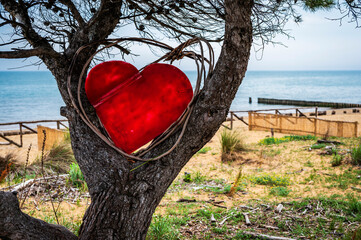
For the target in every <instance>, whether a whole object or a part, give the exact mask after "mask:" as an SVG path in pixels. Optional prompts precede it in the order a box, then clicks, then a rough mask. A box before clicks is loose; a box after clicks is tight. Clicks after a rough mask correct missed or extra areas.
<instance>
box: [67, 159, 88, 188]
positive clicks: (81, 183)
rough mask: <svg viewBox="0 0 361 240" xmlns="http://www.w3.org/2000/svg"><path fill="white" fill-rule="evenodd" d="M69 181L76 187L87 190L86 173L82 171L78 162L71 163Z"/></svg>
mask: <svg viewBox="0 0 361 240" xmlns="http://www.w3.org/2000/svg"><path fill="white" fill-rule="evenodd" d="M68 182H70V183H71V184H72V185H73V186H74V187H76V188H79V189H81V190H84V191H85V190H87V185H86V182H85V179H84V175H83V173H82V172H81V170H80V168H79V165H78V164H77V163H72V164H71V165H70V170H69V179H68Z"/></svg>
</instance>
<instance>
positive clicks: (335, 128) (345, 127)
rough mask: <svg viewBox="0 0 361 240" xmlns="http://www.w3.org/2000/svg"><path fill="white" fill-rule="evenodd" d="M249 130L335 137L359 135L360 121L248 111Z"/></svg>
mask: <svg viewBox="0 0 361 240" xmlns="http://www.w3.org/2000/svg"><path fill="white" fill-rule="evenodd" d="M248 123H249V125H248V127H249V130H250V131H251V130H263V131H264V130H270V129H273V130H274V131H275V132H280V133H289V134H298V135H308V134H311V135H315V136H335V137H357V136H358V122H346V121H331V120H324V119H319V118H316V117H307V116H305V115H303V116H287V115H282V114H270V113H258V112H249V113H248Z"/></svg>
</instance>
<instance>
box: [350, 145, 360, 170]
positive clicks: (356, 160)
mask: <svg viewBox="0 0 361 240" xmlns="http://www.w3.org/2000/svg"><path fill="white" fill-rule="evenodd" d="M351 158H352V163H353V164H355V165H361V144H360V145H358V146H357V147H355V148H352V149H351Z"/></svg>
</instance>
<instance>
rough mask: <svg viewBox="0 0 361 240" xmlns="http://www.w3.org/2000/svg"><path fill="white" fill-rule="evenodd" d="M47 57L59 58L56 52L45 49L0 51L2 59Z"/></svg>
mask: <svg viewBox="0 0 361 240" xmlns="http://www.w3.org/2000/svg"><path fill="white" fill-rule="evenodd" d="M41 55H47V56H51V57H55V58H56V57H58V54H57V53H55V54H54V51H49V50H48V49H44V48H34V49H26V50H22V49H16V50H15V51H0V58H28V57H34V56H41Z"/></svg>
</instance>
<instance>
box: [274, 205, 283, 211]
mask: <svg viewBox="0 0 361 240" xmlns="http://www.w3.org/2000/svg"><path fill="white" fill-rule="evenodd" d="M282 209H283V205H282V204H278V206H277V207H276V210H275V211H276V212H277V213H281V211H282Z"/></svg>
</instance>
